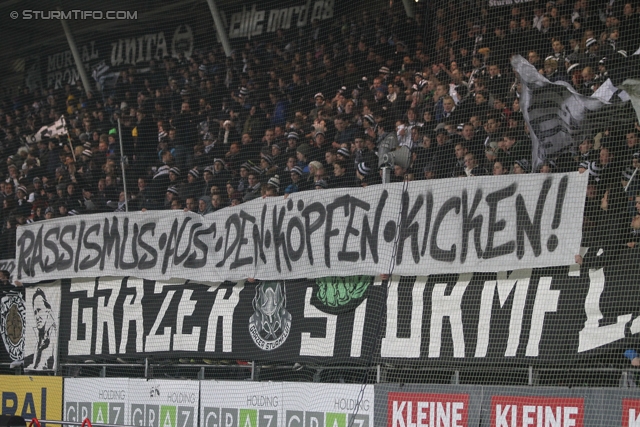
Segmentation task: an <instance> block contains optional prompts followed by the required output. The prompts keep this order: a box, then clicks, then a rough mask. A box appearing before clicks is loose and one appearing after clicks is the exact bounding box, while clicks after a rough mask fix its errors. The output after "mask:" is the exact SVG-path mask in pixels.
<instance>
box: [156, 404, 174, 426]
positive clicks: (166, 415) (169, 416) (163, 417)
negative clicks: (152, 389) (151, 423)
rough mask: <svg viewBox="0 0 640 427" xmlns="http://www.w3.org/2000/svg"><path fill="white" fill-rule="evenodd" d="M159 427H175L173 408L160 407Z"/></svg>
mask: <svg viewBox="0 0 640 427" xmlns="http://www.w3.org/2000/svg"><path fill="white" fill-rule="evenodd" d="M159 427H177V426H176V407H175V406H165V405H163V406H161V407H160V426H159Z"/></svg>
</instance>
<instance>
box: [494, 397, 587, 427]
mask: <svg viewBox="0 0 640 427" xmlns="http://www.w3.org/2000/svg"><path fill="white" fill-rule="evenodd" d="M583 420H584V399H583V398H563V397H541V396H493V397H492V398H491V424H490V425H491V426H492V427H538V426H554V427H583Z"/></svg>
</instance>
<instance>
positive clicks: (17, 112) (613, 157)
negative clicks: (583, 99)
mask: <svg viewBox="0 0 640 427" xmlns="http://www.w3.org/2000/svg"><path fill="white" fill-rule="evenodd" d="M398 6H399V5H398V4H396V5H395V6H394V7H389V8H388V9H385V10H382V11H379V12H376V13H373V12H370V11H368V10H364V11H359V12H357V13H353V14H352V15H349V14H348V13H346V12H345V11H342V12H341V13H338V14H336V17H335V18H334V19H332V20H326V21H322V22H320V21H314V22H313V23H312V25H311V26H310V27H309V28H302V29H296V30H291V32H288V31H283V30H279V31H278V32H277V33H276V34H275V35H273V36H271V37H270V38H269V39H266V40H252V41H248V42H246V44H245V45H244V46H240V47H238V48H237V49H236V50H234V51H233V53H232V55H231V56H230V57H225V55H224V53H223V52H222V50H221V48H220V47H218V46H217V45H216V46H214V47H213V48H211V49H202V50H196V51H195V52H194V53H193V54H192V55H191V57H189V58H185V57H183V56H179V57H165V58H162V59H159V60H151V61H150V62H149V63H146V64H144V67H137V68H133V67H132V68H126V69H122V70H118V71H119V72H120V76H119V78H118V80H117V82H116V83H115V85H114V86H113V87H104V88H102V89H103V90H102V91H98V90H95V91H94V92H93V93H85V92H84V90H83V89H82V87H81V85H80V82H79V81H78V82H77V84H76V85H75V86H72V85H69V84H67V85H65V86H64V87H63V88H60V89H54V88H47V89H42V90H33V91H31V90H29V89H28V88H26V87H25V88H23V89H20V91H19V93H18V94H17V95H16V96H14V97H12V98H9V99H3V100H2V103H1V104H0V110H1V114H0V141H1V156H2V159H1V161H0V176H2V180H0V198H1V199H2V202H3V206H2V211H1V215H2V224H3V225H4V226H3V230H2V234H1V235H0V259H10V258H14V257H15V254H14V252H15V243H14V242H15V236H16V227H17V226H19V225H21V224H25V223H28V222H34V221H41V220H45V219H50V218H58V217H63V216H68V215H79V214H90V213H97V212H114V211H115V212H118V211H124V210H125V209H126V208H128V209H129V210H142V211H144V210H159V209H179V210H189V211H193V212H197V213H200V214H203V215H206V214H208V213H209V212H214V211H217V210H219V209H222V208H224V207H226V206H230V205H231V206H233V205H237V204H239V203H243V202H246V201H249V200H253V199H256V198H259V197H269V196H282V195H284V196H285V197H286V195H288V194H291V193H294V192H299V191H309V190H323V189H327V188H337V187H359V186H360V187H364V186H367V185H373V184H378V183H381V178H380V173H379V165H378V156H377V144H378V142H379V140H380V138H381V137H383V136H384V135H385V134H386V133H389V132H394V133H396V135H397V139H398V143H399V145H400V146H407V147H408V148H409V149H410V150H411V164H410V166H409V167H406V168H405V167H402V166H401V165H395V166H394V169H393V171H392V174H391V175H392V177H391V179H392V181H395V182H400V181H413V180H429V179H439V178H449V177H472V176H480V175H501V174H508V173H514V174H523V173H551V172H566V171H573V170H580V171H582V172H585V173H589V174H590V181H589V182H590V184H589V190H588V195H587V201H586V203H587V205H586V211H585V221H584V228H585V232H586V233H585V238H586V239H587V240H588V239H589V238H593V236H597V234H598V233H596V230H599V231H600V232H602V227H603V226H604V224H607V223H606V222H605V219H603V218H602V216H603V215H606V216H607V218H609V219H610V218H615V220H616V221H619V224H618V222H616V223H615V224H618V225H619V226H620V229H619V232H613V233H611V232H609V233H608V234H607V235H608V236H613V237H611V239H617V238H620V239H622V240H624V241H625V243H626V244H627V246H634V245H635V243H634V242H635V238H636V237H635V236H634V235H633V233H632V236H631V237H629V228H630V224H631V225H632V229H633V230H640V219H639V218H640V217H638V216H636V215H640V199H638V200H639V201H638V202H637V203H634V200H631V201H630V200H629V198H628V194H634V195H635V193H636V190H635V188H636V187H637V185H632V186H631V189H630V191H631V193H629V192H627V193H625V192H624V188H623V185H626V183H628V182H629V180H630V179H631V175H633V171H634V170H635V168H636V167H637V166H638V161H639V160H640V145H639V143H638V132H639V129H640V127H639V126H638V124H637V122H636V123H635V126H633V125H632V126H629V128H625V129H619V128H615V129H600V130H599V131H598V133H597V134H594V135H592V136H591V137H590V138H587V139H585V140H582V141H575V145H574V147H573V151H571V152H569V153H564V154H562V155H560V156H558V157H557V158H554V159H548V161H547V162H546V163H544V164H543V165H542V166H541V167H539V168H536V170H532V164H533V163H532V159H531V140H530V138H529V135H528V129H527V127H526V125H525V123H524V119H523V115H522V112H521V111H520V105H519V93H518V90H519V89H520V87H519V84H518V81H517V78H516V77H517V76H515V74H514V73H513V71H512V69H511V66H510V65H509V60H510V57H511V56H512V55H513V54H520V55H522V56H523V57H524V58H526V59H527V60H528V61H529V62H530V63H531V64H532V65H533V66H535V67H536V69H538V70H539V72H540V73H541V74H543V75H544V76H545V77H547V78H548V79H549V80H550V81H558V80H564V81H566V82H568V83H570V84H571V85H573V87H574V88H575V89H576V91H578V92H579V93H581V94H584V95H591V94H593V92H594V91H595V90H597V88H598V87H599V86H600V85H601V84H602V83H603V82H604V81H606V79H607V77H608V69H607V67H608V60H607V58H611V57H612V56H614V55H620V53H618V52H619V51H621V50H626V51H627V52H628V54H629V55H630V54H631V53H633V52H635V51H636V50H637V49H638V47H640V41H639V40H640V25H639V24H640V8H639V7H638V6H637V5H636V4H634V3H631V2H626V1H624V0H623V1H622V2H620V1H617V0H613V1H609V2H606V3H605V2H601V3H598V4H596V2H589V1H588V0H577V1H575V2H570V1H564V0H558V1H557V2H554V1H548V2H546V3H544V2H538V1H536V2H530V3H522V4H517V5H514V6H513V7H511V8H504V7H502V8H490V7H488V6H485V7H479V6H477V5H476V3H472V2H465V1H462V2H444V1H440V2H432V3H431V4H430V5H427V4H426V3H422V2H421V3H417V4H416V7H417V11H416V15H415V18H408V17H406V15H405V13H404V10H402V9H401V8H398ZM428 7H433V9H427V8H428ZM497 11H500V12H499V13H498V12H497ZM427 19H428V20H429V22H427V21H426V20H427ZM628 111H629V114H630V115H633V110H632V109H629V110H628ZM63 115H64V117H65V120H66V124H67V126H68V130H69V135H68V136H63V137H57V138H43V139H39V138H30V137H29V135H33V134H35V133H36V132H37V131H38V130H39V129H40V128H41V127H42V126H44V125H50V124H51V123H53V122H55V121H56V120H58V119H59V118H60V117H61V116H63ZM118 121H120V124H118ZM633 121H634V120H633V119H632V118H631V120H630V123H633ZM120 139H122V145H123V154H124V156H125V157H124V158H121V150H120ZM122 165H125V170H126V180H127V184H128V185H127V189H128V191H127V192H126V194H125V191H124V186H123V184H124V183H123V182H122V171H121V167H122ZM636 182H637V181H636ZM621 184H622V185H621ZM632 184H633V183H632ZM616 204H618V205H619V208H616V209H612V206H617V205H616ZM125 205H126V206H125ZM636 207H637V208H638V210H637V211H636ZM632 220H633V222H632ZM608 227H609V225H608ZM610 230H612V229H610ZM639 234H640V233H639ZM590 236H591V237H590ZM601 236H602V235H601ZM620 242H621V241H620V240H616V244H619V243H620Z"/></svg>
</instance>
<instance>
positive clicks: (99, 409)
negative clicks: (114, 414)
mask: <svg viewBox="0 0 640 427" xmlns="http://www.w3.org/2000/svg"><path fill="white" fill-rule="evenodd" d="M92 412H93V414H91V415H92V416H91V420H92V421H93V422H94V423H101V424H108V423H109V404H108V403H107V402H94V403H93V411H92Z"/></svg>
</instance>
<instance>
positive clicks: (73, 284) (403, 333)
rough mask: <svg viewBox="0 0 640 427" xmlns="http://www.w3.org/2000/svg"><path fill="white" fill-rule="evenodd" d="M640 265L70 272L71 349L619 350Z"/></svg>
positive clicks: (468, 357)
mask: <svg viewBox="0 0 640 427" xmlns="http://www.w3.org/2000/svg"><path fill="white" fill-rule="evenodd" d="M622 262H626V261H622ZM575 273H579V275H576V274H575ZM638 279H640V266H638V265H634V266H632V267H630V266H628V265H627V267H626V268H624V269H621V268H620V265H614V266H612V267H611V268H609V267H605V268H604V269H598V270H589V271H587V270H585V269H583V270H582V271H571V270H570V269H569V268H568V267H552V268H545V269H523V270H516V271H513V272H502V273H476V274H470V273H463V274H446V275H432V276H417V277H416V276H413V277H399V276H392V278H391V279H390V280H389V281H388V282H387V281H385V282H382V281H380V280H379V278H378V279H375V278H374V277H372V276H349V277H326V278H321V279H316V280H314V281H312V280H304V279H301V280H292V281H289V280H280V281H263V282H257V283H249V282H238V283H232V282H225V283H222V284H220V283H214V284H206V285H203V284H197V283H194V282H185V281H172V282H154V281H146V280H141V279H136V278H132V277H129V278H115V277H102V278H97V279H73V280H63V281H62V282H61V300H62V304H61V310H60V312H61V317H60V357H61V358H64V359H66V360H74V359H76V360H85V359H87V358H91V359H101V360H113V359H115V358H117V357H129V358H139V357H141V356H160V357H173V358H182V357H185V358H210V359H226V360H257V361H274V362H279V363H296V362H301V363H306V362H310V363H318V364H340V363H354V364H359V365H363V364H364V365H366V364H369V363H391V364H395V363H400V364H402V365H403V366H411V365H415V366H423V365H425V364H430V365H433V364H438V363H440V364H452V363H454V364H457V365H460V364H478V363H479V364H492V365H493V364H496V363H503V364H504V363H512V362H513V363H520V364H521V363H527V364H533V363H535V364H557V363H559V361H562V363H569V361H576V360H579V359H583V358H587V357H591V356H598V357H600V358H602V357H605V358H606V357H610V356H611V355H613V356H614V357H616V358H617V359H619V358H621V357H622V354H623V353H624V350H625V348H634V345H635V342H636V340H637V338H638V333H639V332H640V327H639V325H640V317H639V316H638V312H637V306H638V296H637V293H636V292H635V291H634V289H632V287H629V286H628V283H629V281H634V280H638ZM617 359H616V360H617Z"/></svg>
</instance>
